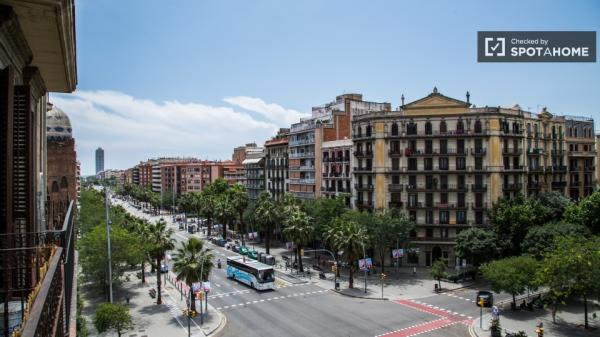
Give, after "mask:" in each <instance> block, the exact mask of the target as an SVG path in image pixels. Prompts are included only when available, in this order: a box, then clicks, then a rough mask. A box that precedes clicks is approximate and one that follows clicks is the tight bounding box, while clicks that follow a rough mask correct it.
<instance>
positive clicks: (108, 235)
mask: <svg viewBox="0 0 600 337" xmlns="http://www.w3.org/2000/svg"><path fill="white" fill-rule="evenodd" d="M109 193H110V190H109V189H108V186H105V187H104V199H105V203H106V245H107V249H108V296H109V300H110V303H113V289H112V257H111V253H110V251H111V249H110V216H109V207H110V205H109Z"/></svg>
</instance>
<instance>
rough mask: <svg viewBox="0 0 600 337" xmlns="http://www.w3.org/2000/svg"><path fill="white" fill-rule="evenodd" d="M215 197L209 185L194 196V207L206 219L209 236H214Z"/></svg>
mask: <svg viewBox="0 0 600 337" xmlns="http://www.w3.org/2000/svg"><path fill="white" fill-rule="evenodd" d="M215 203H216V199H215V195H214V193H213V191H212V188H211V187H210V185H208V186H207V187H206V188H204V190H202V192H201V193H195V194H194V201H193V205H194V208H195V209H196V211H197V212H198V213H199V214H202V216H203V217H204V218H206V227H207V233H206V234H207V236H208V237H210V236H211V235H212V221H213V218H214V217H215Z"/></svg>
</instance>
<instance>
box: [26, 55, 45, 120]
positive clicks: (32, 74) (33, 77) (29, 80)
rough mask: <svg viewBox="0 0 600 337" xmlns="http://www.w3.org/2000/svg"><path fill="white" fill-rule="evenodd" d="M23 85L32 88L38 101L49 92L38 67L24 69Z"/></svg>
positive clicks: (32, 92)
mask: <svg viewBox="0 0 600 337" xmlns="http://www.w3.org/2000/svg"><path fill="white" fill-rule="evenodd" d="M23 83H24V84H29V85H30V86H31V94H32V95H33V97H34V98H35V100H36V101H37V100H38V99H39V98H40V97H41V96H42V95H44V94H45V93H46V91H47V90H46V84H44V79H43V78H42V76H41V75H40V71H39V69H38V68H37V67H26V68H25V69H23ZM44 115H45V114H44Z"/></svg>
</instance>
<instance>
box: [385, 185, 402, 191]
mask: <svg viewBox="0 0 600 337" xmlns="http://www.w3.org/2000/svg"><path fill="white" fill-rule="evenodd" d="M403 189H404V185H402V184H389V185H388V190H389V191H390V192H402V190H403Z"/></svg>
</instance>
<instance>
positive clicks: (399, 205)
mask: <svg viewBox="0 0 600 337" xmlns="http://www.w3.org/2000/svg"><path fill="white" fill-rule="evenodd" d="M402 205H403V203H402V201H393V200H392V201H390V202H389V203H388V207H389V208H402Z"/></svg>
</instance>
